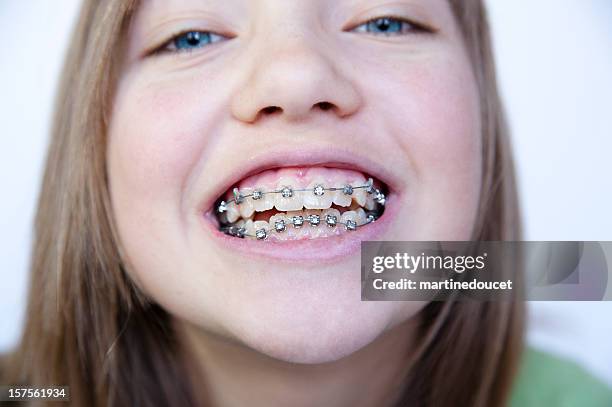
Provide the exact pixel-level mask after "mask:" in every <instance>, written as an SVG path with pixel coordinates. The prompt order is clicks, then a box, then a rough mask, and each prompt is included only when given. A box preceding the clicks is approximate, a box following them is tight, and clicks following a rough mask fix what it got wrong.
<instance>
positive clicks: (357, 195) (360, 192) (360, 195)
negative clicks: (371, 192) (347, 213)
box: [353, 188, 368, 206]
mask: <svg viewBox="0 0 612 407" xmlns="http://www.w3.org/2000/svg"><path fill="white" fill-rule="evenodd" d="M367 194H368V193H367V192H366V191H365V188H357V189H355V190H354V191H353V200H354V201H355V202H357V205H359V206H365V204H366V200H367V197H366V195H367Z"/></svg>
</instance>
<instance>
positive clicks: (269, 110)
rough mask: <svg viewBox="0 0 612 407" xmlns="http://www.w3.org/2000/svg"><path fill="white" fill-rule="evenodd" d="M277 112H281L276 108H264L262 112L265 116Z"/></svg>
mask: <svg viewBox="0 0 612 407" xmlns="http://www.w3.org/2000/svg"><path fill="white" fill-rule="evenodd" d="M278 110H281V108H280V107H278V106H268V107H266V108H264V109H263V110H262V111H263V112H264V113H265V114H272V113H274V112H276V111H278Z"/></svg>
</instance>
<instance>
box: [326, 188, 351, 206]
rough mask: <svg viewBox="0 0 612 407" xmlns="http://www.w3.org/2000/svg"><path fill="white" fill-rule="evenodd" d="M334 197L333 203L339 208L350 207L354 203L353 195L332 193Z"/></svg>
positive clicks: (339, 192) (340, 192)
mask: <svg viewBox="0 0 612 407" xmlns="http://www.w3.org/2000/svg"><path fill="white" fill-rule="evenodd" d="M331 194H332V196H333V202H334V203H335V204H336V205H338V206H344V207H349V206H351V202H353V197H352V195H347V194H345V193H344V192H342V191H335V192H331Z"/></svg>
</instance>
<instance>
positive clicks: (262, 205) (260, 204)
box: [251, 190, 277, 212]
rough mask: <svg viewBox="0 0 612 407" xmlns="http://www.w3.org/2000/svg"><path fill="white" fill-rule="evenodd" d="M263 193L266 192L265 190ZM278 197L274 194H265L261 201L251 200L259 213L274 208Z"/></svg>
mask: <svg viewBox="0 0 612 407" xmlns="http://www.w3.org/2000/svg"><path fill="white" fill-rule="evenodd" d="M263 191H264V192H265V190H263ZM276 195H277V194H273V193H267V194H266V193H264V194H263V195H262V197H261V198H260V199H256V200H254V199H253V198H251V201H252V202H253V208H254V209H255V210H256V211H257V212H264V211H268V210H270V209H272V208H274V203H275V196H276Z"/></svg>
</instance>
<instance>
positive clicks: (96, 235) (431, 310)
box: [3, 0, 524, 406]
mask: <svg viewBox="0 0 612 407" xmlns="http://www.w3.org/2000/svg"><path fill="white" fill-rule="evenodd" d="M449 2H450V5H451V8H452V10H453V12H454V14H455V17H456V19H457V21H458V23H459V26H460V27H461V30H462V33H463V37H464V39H465V44H466V48H467V52H468V53H469V56H470V58H471V61H472V66H473V69H474V73H475V77H476V79H477V82H478V86H479V89H480V100H481V106H482V120H483V165H484V168H483V170H484V171H483V180H482V191H481V202H480V211H479V218H478V221H477V223H476V227H475V231H474V235H473V239H474V240H518V239H519V237H520V227H519V210H518V204H517V192H516V185H515V181H514V170H513V165H512V159H511V153H510V148H509V142H508V132H507V129H506V125H505V123H504V119H503V113H502V106H501V102H500V98H499V95H498V93H497V84H496V78H495V66H494V61H493V56H492V49H491V48H492V47H491V40H490V33H489V27H488V23H487V18H486V15H485V9H484V6H483V5H482V3H481V0H449ZM135 7H136V0H130V1H128V0H108V1H96V0H85V1H84V4H83V7H82V10H81V13H80V17H79V19H78V24H77V26H76V29H75V32H74V35H73V37H72V38H73V41H72V44H71V45H70V48H69V54H68V56H67V60H66V63H65V68H64V72H63V77H62V80H61V84H60V88H59V93H58V97H57V100H56V107H57V110H56V115H55V119H54V125H53V128H52V137H51V144H50V147H49V152H48V157H47V161H46V167H45V174H44V179H43V183H42V190H41V193H40V198H39V202H38V211H37V215H36V219H35V241H34V247H33V254H32V262H31V273H32V274H31V287H30V292H29V303H28V310H27V322H26V326H25V330H24V333H23V337H22V341H21V343H20V345H19V347H18V349H17V350H16V351H15V352H14V353H13V354H11V355H10V357H9V358H7V360H6V361H5V365H6V366H5V368H6V371H5V372H4V377H3V382H4V383H12V384H24V385H25V384H28V385H50V384H58V385H69V386H70V387H71V398H72V403H73V404H74V405H83V406H85V405H86V406H106V405H138V406H157V405H159V406H162V405H164V406H165V405H184V406H188V405H195V404H196V398H195V395H194V393H195V392H194V391H193V390H192V387H191V385H190V383H189V380H187V379H186V378H188V377H191V376H193V374H194V371H192V370H190V367H189V365H188V364H187V363H186V358H185V353H186V348H185V347H184V346H183V345H182V343H181V342H180V341H179V338H178V335H177V334H176V333H175V332H174V330H173V328H172V323H171V322H172V318H171V316H170V315H169V314H167V313H166V312H165V311H164V310H163V309H161V308H160V307H159V306H157V305H156V304H154V303H152V302H149V301H147V299H146V298H145V297H144V296H143V295H142V294H140V293H139V291H138V290H137V289H136V288H135V286H134V285H133V284H132V282H131V281H130V279H129V277H128V276H127V274H126V272H125V269H124V266H123V263H122V260H121V259H122V256H121V251H120V246H119V244H118V242H119V239H118V236H117V233H116V230H115V227H114V223H113V214H112V212H111V205H110V200H109V190H108V180H107V175H106V130H107V127H108V113H109V112H110V104H111V102H112V100H113V90H114V86H115V84H116V79H117V74H116V70H117V66H118V61H119V58H120V51H121V42H120V39H121V38H124V36H125V32H126V29H127V27H128V25H129V23H130V19H131V16H132V15H133V12H134V10H135ZM523 313H524V311H523V307H522V304H521V302H520V301H512V302H454V301H447V302H432V303H430V304H429V305H428V306H426V307H425V309H424V310H423V311H422V314H421V316H422V324H421V332H420V335H421V343H420V351H419V352H418V353H417V356H416V358H415V360H414V366H413V367H412V369H411V374H410V375H409V377H407V378H406V386H405V390H404V393H403V398H402V401H401V402H400V404H401V405H404V403H406V404H408V403H410V402H415V403H417V404H418V405H423V406H439V405H469V406H494V405H503V404H505V401H506V399H507V396H508V394H509V391H510V389H511V386H512V380H513V376H514V374H515V370H516V365H517V360H518V358H519V355H520V353H521V346H522V345H521V344H522V332H523Z"/></svg>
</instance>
